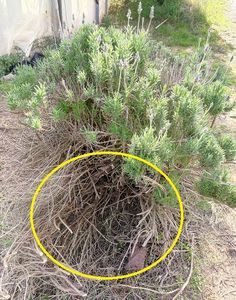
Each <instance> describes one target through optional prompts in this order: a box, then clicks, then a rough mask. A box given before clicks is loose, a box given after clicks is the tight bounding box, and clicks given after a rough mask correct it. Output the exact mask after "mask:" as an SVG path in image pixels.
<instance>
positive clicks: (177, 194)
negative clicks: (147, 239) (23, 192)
mask: <svg viewBox="0 0 236 300" xmlns="http://www.w3.org/2000/svg"><path fill="white" fill-rule="evenodd" d="M99 155H114V156H122V157H128V158H132V159H135V160H137V161H140V162H142V163H144V164H146V165H147V166H149V167H151V168H152V169H153V170H155V171H156V172H158V173H160V174H161V175H162V176H164V177H165V179H166V181H167V182H168V183H169V184H170V186H171V187H172V189H173V190H174V192H175V194H176V197H177V200H178V203H179V209H180V223H179V227H178V231H177V235H176V237H175V239H174V241H173V242H172V244H171V245H170V247H169V248H168V249H167V251H166V252H165V253H164V254H163V255H162V256H161V257H160V258H158V259H157V260H156V261H154V262H153V263H152V264H150V265H149V266H147V267H145V268H143V269H141V270H138V271H136V272H133V273H129V274H125V275H118V276H111V277H108V276H97V275H91V274H86V273H82V272H80V271H77V270H75V269H73V268H70V267H68V266H66V265H64V264H63V263H61V262H59V261H58V260H56V259H55V258H54V257H53V256H52V255H51V254H50V253H49V252H48V251H47V250H46V249H45V247H44V246H43V245H42V243H41V241H40V239H39V237H38V235H37V233H36V230H35V226H34V207H35V202H36V200H37V197H38V195H39V193H40V191H41V188H42V187H43V186H44V184H45V183H46V182H47V181H48V179H49V178H50V177H51V176H52V175H53V174H55V173H56V172H57V171H58V170H60V169H62V168H63V167H65V166H66V165H68V164H70V163H71V162H74V161H76V160H79V159H83V158H88V157H91V156H99ZM183 224H184V208H183V201H182V199H181V196H180V193H179V191H178V189H177V188H176V186H175V184H174V183H173V181H172V180H171V179H170V178H169V177H168V175H166V174H165V173H164V172H163V171H162V170H161V169H159V168H158V167H157V166H155V165H153V164H152V163H150V162H149V161H147V160H145V159H143V158H141V157H139V156H136V155H133V154H129V153H123V152H115V151H97V152H91V153H85V154H82V155H78V156H76V157H73V158H71V159H68V160H65V161H64V162H62V163H61V164H59V165H58V166H57V167H55V168H54V169H52V170H51V171H50V172H49V173H48V174H47V175H46V176H45V177H44V178H43V179H42V180H41V182H40V184H39V185H38V187H37V189H36V191H35V193H34V195H33V198H32V202H31V205H30V227H31V231H32V233H33V236H34V239H35V241H36V243H37V245H38V246H39V248H40V249H41V251H42V252H43V253H44V254H45V255H46V256H47V258H48V259H49V260H50V261H52V262H53V263H54V264H55V265H57V266H58V267H60V268H62V269H63V270H65V271H67V272H69V273H71V274H74V275H78V276H81V277H83V278H87V279H93V280H118V279H126V278H130V277H133V276H137V275H140V274H142V273H144V272H147V271H149V270H151V269H153V268H154V267H156V266H157V265H158V264H159V263H160V262H162V261H163V260H164V259H165V258H166V257H167V256H168V255H169V254H170V253H171V252H172V251H173V249H174V247H175V246H176V244H177V242H178V240H179V238H180V236H181V233H182V230H183Z"/></svg>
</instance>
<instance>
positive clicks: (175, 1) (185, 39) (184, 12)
mask: <svg viewBox="0 0 236 300" xmlns="http://www.w3.org/2000/svg"><path fill="white" fill-rule="evenodd" d="M226 1H227V0H165V2H164V4H163V5H159V4H158V1H157V0H145V1H142V5H143V12H142V15H143V16H144V17H145V19H146V20H147V19H148V18H149V11H150V7H151V6H152V5H153V6H154V7H155V18H154V22H155V24H159V23H161V22H162V21H163V20H166V19H168V20H167V22H166V23H165V25H162V26H161V27H159V28H158V29H154V30H153V34H154V37H156V38H157V39H158V40H161V41H163V42H164V43H165V44H166V45H167V46H172V47H181V48H189V47H193V48H196V47H197V46H198V43H199V39H202V40H206V38H207V34H208V30H209V28H210V27H212V26H214V27H215V26H220V27H223V26H227V21H226V19H225V17H224V15H225V12H224V10H225V3H226ZM138 3H139V0H131V1H127V0H112V1H111V10H110V12H111V20H110V22H112V23H116V24H121V23H125V22H126V13H127V10H128V8H130V9H131V10H132V17H133V21H134V22H136V20H137V16H138V14H137V6H138ZM211 43H212V44H213V45H214V46H215V47H217V48H218V49H221V50H222V49H223V48H225V45H224V44H223V41H222V40H221V38H220V36H219V35H218V33H217V31H215V30H214V31H213V32H212V35H211Z"/></svg>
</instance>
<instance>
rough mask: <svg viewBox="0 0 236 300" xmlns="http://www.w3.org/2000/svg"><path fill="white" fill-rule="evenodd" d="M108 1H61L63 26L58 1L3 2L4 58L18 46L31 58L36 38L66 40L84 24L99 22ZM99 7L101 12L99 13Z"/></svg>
mask: <svg viewBox="0 0 236 300" xmlns="http://www.w3.org/2000/svg"><path fill="white" fill-rule="evenodd" d="M107 3H108V0H99V6H98V5H97V1H96V0H61V5H62V21H63V22H62V26H60V17H59V8H58V2H57V0H0V55H4V54H9V53H11V52H12V51H13V50H14V48H15V47H19V48H21V49H22V50H23V51H24V52H25V53H26V55H29V53H30V50H31V47H32V45H33V42H34V40H35V39H38V38H41V37H44V36H49V35H53V34H56V35H58V33H60V34H61V37H62V38H63V37H64V38H66V37H69V36H70V35H71V33H73V32H74V31H75V30H76V29H77V28H78V27H79V26H81V25H82V24H85V23H86V24H87V23H90V24H93V23H98V22H99V21H101V20H102V18H103V16H104V14H105V13H106V5H107ZM98 8H99V10H98Z"/></svg>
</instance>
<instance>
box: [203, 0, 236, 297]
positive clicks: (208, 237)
mask: <svg viewBox="0 0 236 300" xmlns="http://www.w3.org/2000/svg"><path fill="white" fill-rule="evenodd" d="M227 18H228V19H229V20H230V23H231V24H230V26H229V27H227V28H226V29H225V30H223V31H221V32H219V33H220V35H221V37H222V38H223V39H224V40H225V41H226V43H228V44H231V45H232V47H233V49H234V50H233V53H232V52H229V53H228V55H226V56H225V57H224V60H225V61H229V60H230V57H232V54H233V55H234V56H235V54H236V0H230V3H229V7H228V10H227ZM230 67H231V68H232V72H233V73H234V75H235V78H236V57H234V60H233V61H232V62H231V65H230ZM235 95H236V90H234V89H233V90H232V98H234V100H235ZM216 126H217V127H218V128H220V129H221V130H222V131H223V132H225V133H226V134H229V135H232V136H233V137H235V138H236V109H234V111H232V112H230V113H228V114H225V115H224V116H222V117H220V118H219V119H218V121H217V123H216ZM228 169H229V171H230V174H231V176H230V182H231V183H232V184H236V164H235V162H234V163H232V164H229V165H228ZM200 244H201V245H200V257H201V258H200V260H201V262H202V263H201V264H202V276H203V280H204V286H203V293H202V299H207V300H235V299H236V209H232V208H229V207H227V206H225V205H220V204H215V203H214V204H213V206H212V218H211V220H210V222H209V224H208V226H207V228H206V230H205V232H204V234H203V235H202V238H201V243H200Z"/></svg>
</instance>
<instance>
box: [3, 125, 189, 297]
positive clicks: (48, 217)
mask: <svg viewBox="0 0 236 300" xmlns="http://www.w3.org/2000/svg"><path fill="white" fill-rule="evenodd" d="M26 141H27V142H26ZM21 145H27V146H24V147H25V148H24V147H23V148H20V145H19V144H18V146H17V147H18V152H17V155H16V153H15V156H12V158H13V164H16V165H17V166H16V168H14V170H15V171H14V172H13V173H12V175H11V176H10V178H9V177H8V180H7V185H8V190H9V184H10V183H11V184H12V187H14V189H12V194H11V195H10V198H11V201H10V202H9V198H8V202H7V201H5V203H7V205H8V208H9V210H7V211H6V213H5V216H6V219H7V216H8V217H9V215H10V214H11V215H12V216H14V218H15V219H14V220H12V221H11V222H10V223H11V224H9V228H11V229H10V231H9V232H6V233H5V236H7V237H8V238H10V239H11V240H12V245H11V246H10V248H9V249H7V250H3V252H2V256H3V272H2V276H1V296H2V297H3V299H40V297H41V296H42V295H49V296H50V299H64V298H63V297H64V296H65V295H67V299H78V297H86V299H126V298H127V297H131V298H129V299H139V298H140V297H142V296H143V297H147V295H153V294H154V295H155V294H159V295H161V297H162V298H163V299H170V297H171V298H172V296H173V295H175V294H176V293H177V292H178V291H179V289H180V286H181V282H178V281H176V278H177V277H178V276H179V273H181V272H182V273H183V274H184V275H183V276H186V277H187V271H188V269H187V265H188V264H189V263H190V262H189V261H187V262H186V257H185V255H186V252H187V251H186V250H184V249H176V250H175V251H174V252H173V253H172V255H170V256H169V257H168V258H167V259H166V260H165V261H164V262H162V263H161V264H160V265H159V266H158V267H157V268H155V269H153V270H152V271H150V272H148V273H146V274H144V275H142V276H140V277H136V278H133V279H129V280H123V281H119V282H113V283H104V282H92V281H89V280H84V279H82V278H78V277H76V276H73V275H71V274H68V273H67V272H65V271H63V270H60V269H59V268H57V267H56V266H54V265H53V264H52V263H51V262H50V261H48V260H47V259H46V257H45V256H44V255H43V254H42V253H41V252H40V251H39V249H38V248H37V246H36V244H35V242H34V241H33V238H32V234H31V231H30V228H29V222H28V208H29V204H30V201H31V196H32V191H33V190H34V189H35V187H36V185H37V183H38V182H39V180H40V179H41V177H42V176H43V175H44V174H46V173H47V172H48V171H49V170H51V169H52V168H53V167H54V166H56V165H57V164H58V163H60V162H62V161H64V160H65V159H68V158H70V157H73V156H76V155H78V154H82V153H85V152H91V151H95V150H104V149H109V150H122V151H125V149H123V148H122V145H120V144H119V142H118V141H117V140H114V139H111V137H110V136H109V135H107V134H105V133H103V132H100V133H99V138H98V142H97V143H96V145H93V144H89V143H88V142H87V141H86V140H85V139H84V137H83V136H82V135H81V134H80V133H79V130H78V128H77V127H76V125H71V124H66V125H64V126H63V127H61V126H60V127H57V128H52V129H51V130H49V131H48V132H47V133H46V134H45V133H44V134H43V135H40V136H35V135H32V134H30V135H29V134H28V133H27V134H25V135H23V136H22V137H21ZM12 170H13V169H12ZM18 178H21V180H20V181H19V180H18ZM14 180H16V182H15V181H14ZM16 183H17V185H16ZM152 190H153V186H152V185H151V184H150V183H149V184H147V183H145V184H144V183H142V182H141V183H139V184H135V183H134V182H132V181H131V180H130V179H128V178H127V177H126V175H125V174H124V173H123V171H122V160H121V159H119V158H113V157H100V158H99V157H93V158H90V159H86V160H81V161H77V162H75V163H72V164H70V165H68V166H67V167H66V168H64V169H61V170H60V171H59V172H58V173H57V174H56V175H54V176H53V178H51V179H50V181H49V183H48V184H46V186H45V187H44V188H43V190H42V192H41V194H40V197H39V199H38V203H37V207H36V213H35V225H36V229H37V232H38V234H39V236H40V238H41V240H42V242H43V244H44V245H45V246H46V248H47V249H48V250H49V251H50V252H51V253H52V254H53V255H54V256H55V257H56V258H58V259H59V260H60V261H61V262H63V263H64V264H66V265H69V266H71V267H73V268H75V269H78V270H80V271H82V272H85V273H90V274H99V275H105V276H112V275H113V276H114V275H118V274H124V273H127V272H130V270H128V269H127V262H128V260H129V258H130V256H131V255H132V252H133V251H134V249H135V247H136V246H137V245H139V246H145V247H147V259H146V261H145V265H148V264H150V263H151V262H153V261H154V260H156V259H157V258H158V257H160V255H161V254H162V253H163V252H164V251H165V250H166V249H167V248H168V247H169V245H170V243H171V241H172V240H173V238H174V236H175V234H176V231H177V227H178V216H179V213H178V210H177V209H174V208H173V209H171V208H167V207H164V206H161V205H160V204H158V203H156V202H154V201H153V199H152V197H151V192H152ZM16 211H17V215H19V219H17V218H16V217H15V216H16V213H15V212H16ZM6 219H5V220H6ZM184 240H185V237H184V236H183V237H182V241H184ZM180 248H181V247H180ZM177 266H178V267H177ZM176 267H177V270H176V269H175V268H176ZM181 270H182V271H181ZM157 286H158V288H157ZM30 297H31V298H30ZM127 299H128V298H127Z"/></svg>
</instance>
